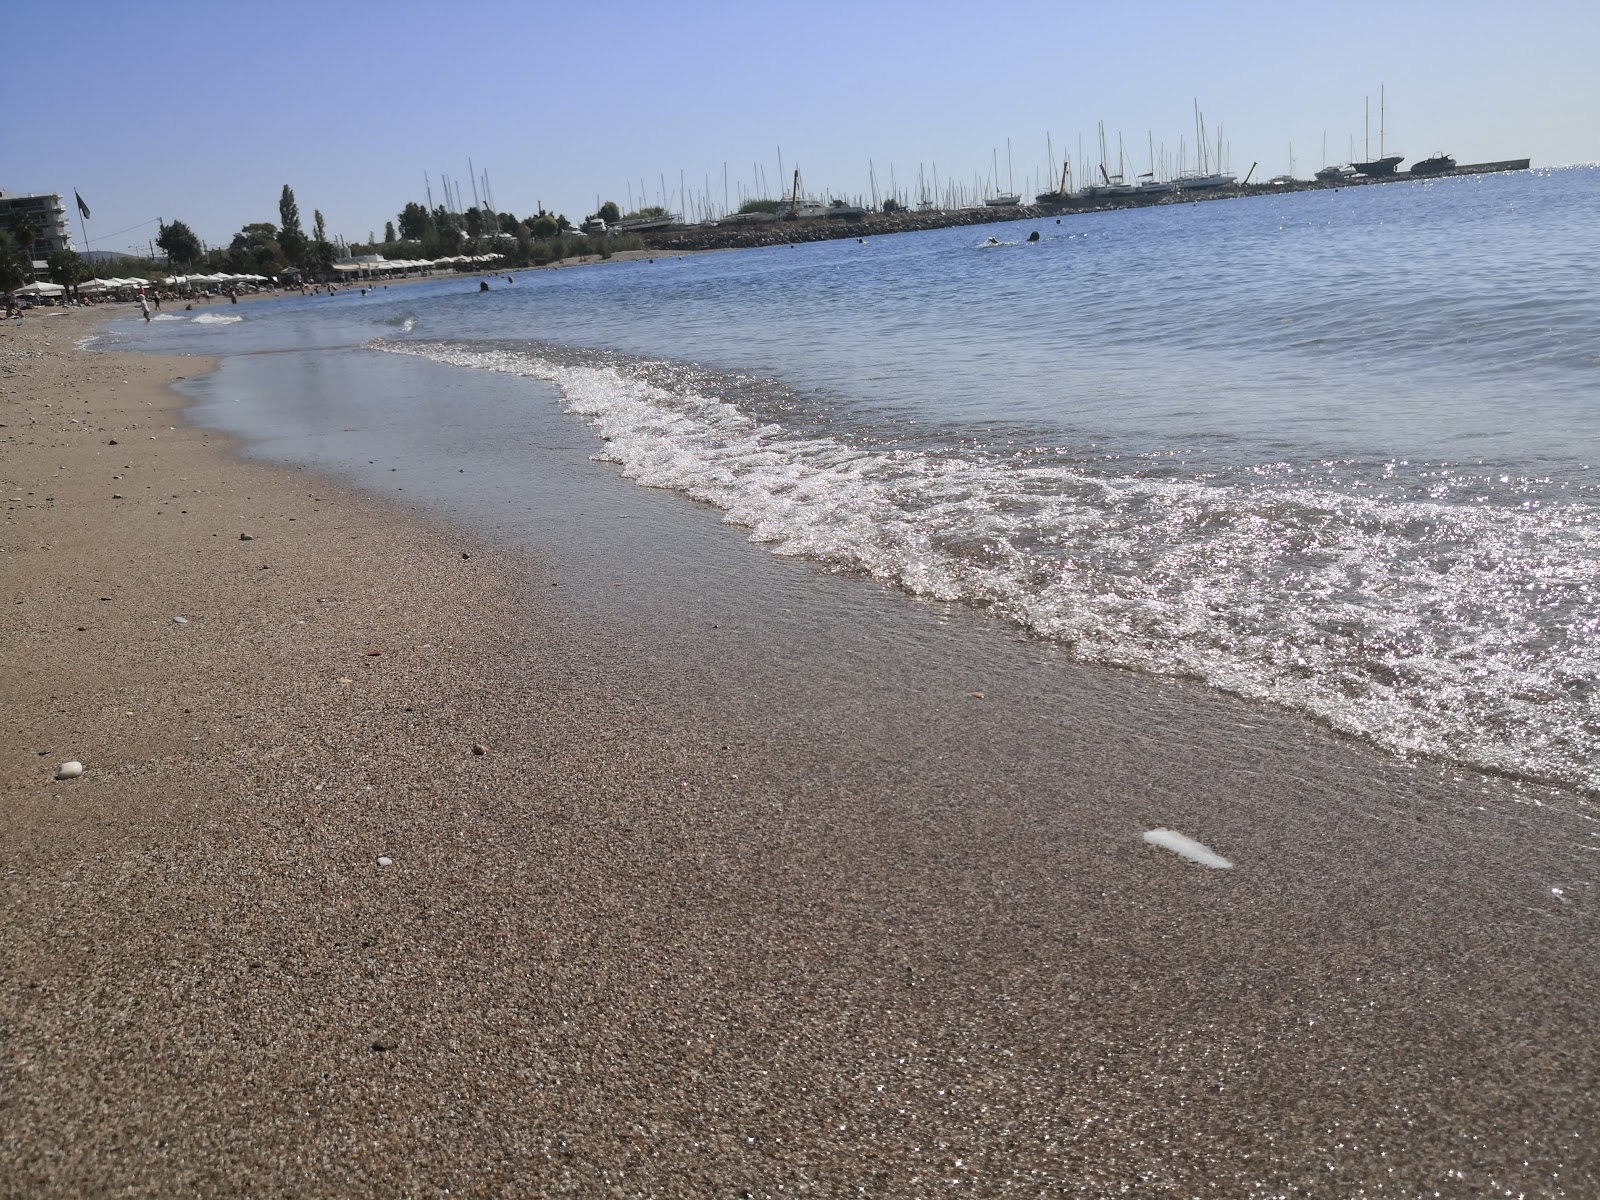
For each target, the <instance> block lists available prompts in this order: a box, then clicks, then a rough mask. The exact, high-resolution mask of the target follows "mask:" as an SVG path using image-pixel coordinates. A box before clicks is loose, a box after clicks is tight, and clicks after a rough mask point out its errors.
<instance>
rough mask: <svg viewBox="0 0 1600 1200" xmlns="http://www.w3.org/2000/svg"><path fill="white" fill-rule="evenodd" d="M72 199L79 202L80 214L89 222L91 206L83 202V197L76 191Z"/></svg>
mask: <svg viewBox="0 0 1600 1200" xmlns="http://www.w3.org/2000/svg"><path fill="white" fill-rule="evenodd" d="M72 198H73V199H74V200H76V201H77V202H78V212H79V213H80V214H81V215H82V216H83V219H84V220H85V221H87V220H88V219H89V206H88V205H87V204H85V203H84V202H83V197H82V196H80V195H78V193H77V192H76V191H74V192H73V193H72Z"/></svg>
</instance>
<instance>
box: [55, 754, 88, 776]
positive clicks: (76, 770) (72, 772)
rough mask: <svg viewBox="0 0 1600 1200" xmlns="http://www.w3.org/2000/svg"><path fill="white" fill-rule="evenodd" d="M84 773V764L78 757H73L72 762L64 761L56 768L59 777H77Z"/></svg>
mask: <svg viewBox="0 0 1600 1200" xmlns="http://www.w3.org/2000/svg"><path fill="white" fill-rule="evenodd" d="M82 774H83V764H82V763H81V762H79V761H78V760H77V759H73V760H72V761H71V762H64V763H62V764H61V765H60V766H59V767H57V768H56V778H57V779H76V778H77V777H78V776H79V775H82Z"/></svg>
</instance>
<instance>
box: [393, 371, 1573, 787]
mask: <svg viewBox="0 0 1600 1200" xmlns="http://www.w3.org/2000/svg"><path fill="white" fill-rule="evenodd" d="M369 344H370V345H371V346H372V348H374V349H379V350H385V351H389V352H393V353H402V354H415V355H419V356H422V357H425V358H429V359H432V360H433V361H436V362H442V363H449V364H453V365H456V366H463V367H476V368H480V369H488V370H494V371H500V372H505V373H509V374H516V375H523V376H527V377H531V378H536V379H541V380H545V381H548V382H550V383H552V384H554V385H555V386H556V387H557V388H558V389H559V390H560V392H561V394H562V396H563V397H564V399H565V402H566V405H567V407H568V410H569V411H570V412H572V413H574V414H576V415H578V416H580V417H582V418H583V419H584V420H585V421H586V422H588V423H589V424H590V425H591V426H592V427H593V428H594V429H595V431H596V433H597V434H598V435H600V436H601V437H602V438H604V439H605V440H604V449H603V450H601V451H600V452H599V453H598V454H597V455H596V457H597V458H601V459H604V460H606V461H611V462H614V463H616V464H617V465H618V466H619V468H620V469H621V471H622V473H623V474H624V475H625V476H627V477H628V478H630V479H633V480H635V481H636V482H638V483H640V484H643V485H646V486H650V487H660V488H671V489H674V490H677V491H680V492H683V493H685V494H687V495H689V496H692V497H694V498H696V499H700V500H705V501H707V502H709V503H711V504H713V505H715V506H717V507H718V508H720V509H722V510H723V512H724V514H725V516H724V520H725V521H726V522H728V523H729V524H733V525H739V526H743V527H745V528H747V529H748V530H749V531H750V537H751V540H752V541H756V542H760V543H763V544H765V545H767V546H768V547H770V548H771V549H772V550H773V552H774V553H778V554H784V555H795V556H804V557H808V558H813V559H816V560H819V561H822V562H826V563H830V564H833V565H835V566H837V567H840V568H844V569H848V570H858V571H862V572H865V573H868V574H870V575H872V576H873V577H875V578H878V579H881V580H883V581H885V582H888V583H892V584H895V585H897V586H899V587H902V588H904V589H905V590H907V591H908V592H911V593H913V594H916V595H921V596H929V597H934V598H937V599H941V600H954V601H964V602H969V603H975V604H979V605H982V606H983V607H984V608H985V609H986V610H987V611H989V612H991V613H993V614H994V615H996V616H1000V617H1004V618H1006V619H1009V620H1012V621H1015V622H1016V623H1017V624H1019V625H1021V626H1023V627H1025V628H1027V629H1029V630H1030V631H1032V632H1033V633H1035V634H1037V635H1040V636H1043V637H1047V638H1050V639H1052V640H1054V641H1057V642H1059V643H1061V644H1062V645H1064V646H1065V647H1066V648H1067V649H1068V650H1069V652H1070V653H1071V655H1072V656H1073V658H1075V659H1077V660H1078V661H1081V662H1088V663H1097V664H1103V665H1109V666H1117V667H1126V668H1132V669H1135V670H1141V671H1149V672H1152V673H1156V674H1161V675H1170V676H1179V677H1185V678H1191V679H1200V680H1203V681H1205V682H1206V683H1208V684H1210V685H1211V686H1213V687H1217V688H1220V689H1222V690H1225V691H1228V692H1232V693H1234V694H1237V695H1240V696H1244V697H1247V698H1250V699H1254V700H1260V701H1265V702H1268V703H1274V704H1279V705H1282V706H1284V707H1287V708H1291V709H1294V710H1296V711H1299V712H1302V713H1306V714H1309V715H1311V716H1314V717H1316V718H1318V719H1320V720H1323V721H1325V722H1327V723H1328V724H1329V725H1330V726H1332V727H1333V728H1335V729H1338V730H1340V731H1342V732H1345V733H1348V734H1352V735H1355V736H1357V737H1362V738H1366V739H1368V740H1370V741H1372V742H1374V743H1376V744H1377V745H1380V746H1382V747H1384V748H1386V749H1388V750H1390V751H1392V752H1395V753H1399V754H1402V755H1407V754H1416V753H1421V754H1427V755H1433V756H1439V757H1442V758H1445V759H1448V760H1453V761H1456V762H1464V763H1468V764H1471V765H1473V766H1477V767H1481V768H1487V769H1490V770H1500V771H1506V772H1509V773H1512V774H1528V775H1532V776H1533V777H1536V778H1546V779H1555V780H1559V781H1561V782H1565V783H1568V784H1574V785H1576V786H1578V787H1582V788H1586V789H1588V790H1591V791H1600V726H1596V725H1595V724H1594V722H1593V709H1592V705H1593V704H1594V702H1595V694H1596V692H1595V683H1594V681H1595V680H1596V678H1600V616H1597V615H1596V614H1597V613H1600V565H1597V564H1600V526H1596V525H1595V524H1594V523H1593V521H1592V520H1591V519H1589V518H1588V515H1587V514H1588V512H1589V511H1590V510H1588V509H1586V508H1583V507H1580V506H1570V505H1563V504H1560V503H1553V502H1549V501H1545V502H1543V503H1532V502H1529V503H1526V504H1522V505H1521V506H1520V507H1517V508H1509V507H1508V506H1507V504H1506V502H1505V501H1497V502H1496V503H1495V504H1488V503H1474V504H1464V503H1460V502H1454V501H1448V500H1446V499H1439V500H1435V499H1434V498H1433V493H1431V492H1430V493H1429V494H1427V495H1411V496H1404V497H1399V498H1397V497H1396V496H1394V495H1388V494H1370V489H1368V490H1362V491H1351V490H1342V489H1341V487H1339V486H1335V485H1334V484H1333V483H1331V482H1329V481H1328V480H1324V479H1315V478H1313V479H1307V478H1304V477H1302V476H1301V475H1298V474H1297V473H1296V472H1295V471H1293V470H1291V469H1289V468H1288V467H1287V466H1286V465H1284V464H1271V463H1269V464H1262V465H1260V466H1259V467H1255V468H1251V469H1250V472H1249V473H1248V477H1244V478H1240V477H1237V476H1236V477H1232V478H1218V477H1217V476H1208V477H1194V476H1189V477H1183V476H1171V475H1161V474H1157V473H1155V472H1149V471H1146V470H1144V469H1143V468H1142V466H1141V465H1139V464H1133V465H1132V466H1131V467H1130V468H1129V470H1128V471H1127V472H1126V473H1107V472H1106V471H1104V470H1092V469H1088V468H1086V467H1083V466H1080V465H1078V464H1073V463H1064V462H1059V461H1048V462H1040V463H1035V462H1030V461H1027V460H1026V459H1021V460H1011V459H1004V460H1001V459H996V458H993V457H988V458H986V457H984V456H982V455H981V454H977V453H967V452H964V451H960V450H957V449H955V448H950V449H945V450H941V451H922V450H908V449H885V448H882V447H881V446H873V445H867V446H865V447H863V446H858V445H854V444H852V443H850V442H849V441H848V440H846V439H842V438H839V437H835V436H831V435H828V434H826V433H817V432H802V431H796V430H793V429H788V428H785V427H782V426H779V425H777V424H772V423H764V422H760V421H757V420H755V419H753V418H752V417H751V416H750V415H748V414H747V413H745V412H743V411H741V410H740V409H739V408H738V407H736V406H734V405H733V404H730V403H727V402H726V401H724V400H722V399H720V398H718V397H717V396H714V395H706V394H701V392H700V391H699V390H697V388H696V386H695V385H694V384H692V383H691V384H688V385H680V386H678V387H677V388H674V389H669V388H667V387H663V386H661V385H660V383H659V382H655V381H652V378H651V374H652V370H651V366H650V364H645V365H643V366H641V367H636V368H629V367H619V366H617V365H614V364H611V363H607V362H596V361H593V360H584V359H583V358H582V356H581V355H578V356H576V361H575V360H573V359H568V358H566V357H565V356H563V355H557V354H550V353H544V352H541V350H540V349H539V348H537V347H530V348H526V349H523V348H517V349H504V348H498V347H492V346H481V345H472V344H463V343H452V342H444V343H441V342H414V343H386V342H383V341H381V340H380V341H376V342H373V343H369ZM662 365H665V364H662ZM660 375H661V376H664V377H670V375H671V372H670V371H668V372H661V373H660ZM1361 486H1363V487H1364V488H1365V487H1366V485H1361Z"/></svg>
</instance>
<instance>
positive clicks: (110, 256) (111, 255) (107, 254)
mask: <svg viewBox="0 0 1600 1200" xmlns="http://www.w3.org/2000/svg"><path fill="white" fill-rule="evenodd" d="M83 257H84V258H86V259H87V260H88V261H90V262H121V261H122V260H123V259H126V258H133V257H135V256H134V255H132V254H124V253H122V251H120V250H86V251H84V254H83Z"/></svg>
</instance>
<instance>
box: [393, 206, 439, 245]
mask: <svg viewBox="0 0 1600 1200" xmlns="http://www.w3.org/2000/svg"><path fill="white" fill-rule="evenodd" d="M399 215H400V236H401V237H402V238H403V239H405V240H406V241H408V242H420V241H421V240H422V239H423V238H425V237H427V236H428V234H429V232H430V231H431V230H432V229H433V217H432V216H430V215H429V213H428V210H427V209H425V208H423V207H422V205H420V204H418V203H417V202H416V201H415V200H411V201H408V202H407V204H406V206H405V207H404V208H402V209H401V210H400V214H399Z"/></svg>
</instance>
